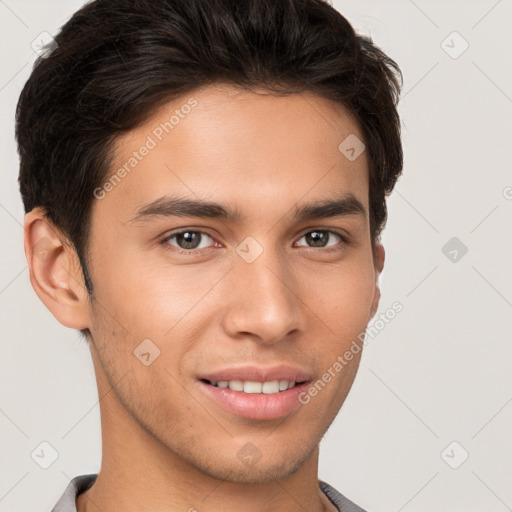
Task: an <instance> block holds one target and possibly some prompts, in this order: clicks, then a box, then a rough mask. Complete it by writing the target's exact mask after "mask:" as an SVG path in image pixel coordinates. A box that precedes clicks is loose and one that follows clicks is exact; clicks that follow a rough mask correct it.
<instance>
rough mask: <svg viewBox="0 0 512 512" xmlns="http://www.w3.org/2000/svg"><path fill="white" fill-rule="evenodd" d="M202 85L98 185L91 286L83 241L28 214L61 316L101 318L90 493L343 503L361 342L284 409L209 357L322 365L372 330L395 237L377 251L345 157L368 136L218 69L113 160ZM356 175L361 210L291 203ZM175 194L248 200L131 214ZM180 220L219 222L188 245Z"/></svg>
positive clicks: (185, 505)
mask: <svg viewBox="0 0 512 512" xmlns="http://www.w3.org/2000/svg"><path fill="white" fill-rule="evenodd" d="M191 97H193V98H194V99H195V100H197V105H196V106H195V107H194V108H193V109H191V111H190V113H188V114H187V115H185V116H183V118H180V121H179V123H178V124H176V125H175V126H174V128H173V129H172V132H170V133H169V134H165V133H164V136H163V137H162V140H161V141H158V140H157V139H156V138H155V137H153V138H154V139H155V140H156V142H158V143H157V145H156V147H154V148H153V149H151V151H150V152H149V153H148V154H147V156H145V157H144V158H143V159H142V160H141V161H140V162H138V163H137V166H136V167H135V168H134V169H133V170H132V171H131V172H130V173H129V174H128V175H126V176H125V177H124V178H123V179H122V181H121V182H120V183H118V184H116V186H115V187H113V188H112V190H110V191H109V192H108V193H106V194H105V196H104V197H103V198H102V199H95V201H94V204H93V210H92V226H91V229H92V234H91V240H90V255H91V263H90V267H89V270H90V274H91V278H92V282H93V284H94V298H93V301H92V303H89V301H88V299H87V293H86V290H85V288H84V285H83V282H84V281H83V276H82V273H81V269H80V266H79V262H78V258H77V257H76V254H75V252H74V251H73V249H72V247H70V246H69V245H66V244H65V243H62V242H63V241H64V239H63V237H62V235H61V234H60V233H59V231H58V230H57V229H55V227H53V226H51V225H50V224H49V223H48V222H47V221H45V220H44V218H43V214H42V211H41V210H40V209H35V210H33V211H32V212H30V213H29V214H27V215H26V218H25V251H26V254H27V259H28V261H29V267H30V280H31V283H32V285H33V287H34V289H35V291H36V293H37V294H38V296H39V297H40V298H41V300H42V301H43V302H44V303H45V304H46V306H47V307H48V309H49V310H50V311H51V312H52V313H53V315H54V316H55V317H56V318H57V320H59V322H61V323H62V324H63V325H66V326H68V327H70V328H73V329H84V328H86V327H87V328H89V329H90V331H91V334H92V339H91V340H90V349H91V355H92V359H93V363H94V368H95V372H96V379H97V385H98V394H99V397H101V401H100V410H101V426H102V441H103V458H102V465H101V471H100V473H99V477H98V479H97V481H96V483H95V485H94V486H93V487H92V488H91V489H89V490H88V491H87V492H86V493H83V494H82V495H80V497H79V499H78V509H79V511H80V512H82V511H85V510H87V511H96V510H101V511H102V512H112V511H114V510H123V511H124V512H130V511H140V510H152V511H153V512H159V511H164V510H165V511H166V512H169V511H175V510H176V511H178V510H179V511H186V510H190V509H191V508H192V509H196V510H197V511H198V512H203V511H204V512H206V511H218V510H223V511H226V512H229V511H235V510H237V511H239V510H244V511H246V512H252V511H266V510H269V511H270V510H280V511H292V510H297V509H299V508H301V507H303V508H302V509H304V510H308V511H320V510H335V509H334V507H333V506H332V504H330V502H329V501H328V500H327V499H326V498H325V496H324V495H323V494H322V493H321V492H320V491H319V489H318V476H317V470H318V454H319V450H318V444H319V442H320V440H321V438H322V436H323V435H324V434H325V432H326V430H327V429H328V427H329V425H330V424H331V422H332V421H333V419H334V418H335V416H336V414H337V413H338V411H339V408H340V407H341V405H342V404H343V401H344V400H345V398H346V395H347V393H348V392H349V390H350V387H351V385H352V382H353V380H354V378H355V375H356V371H357V367H358V364H359V359H360V356H361V352H359V353H358V354H356V355H355V356H354V359H352V361H351V362H350V363H349V364H347V365H346V366H344V368H343V370H341V371H340V372H339V373H337V374H336V377H335V378H333V379H332V380H331V382H330V383H329V384H328V385H326V386H325V388H324V389H322V390H321V391H320V392H319V393H318V394H317V395H316V396H315V397H314V398H312V399H311V401H310V402H309V403H308V404H307V405H303V406H299V407H298V408H296V409H294V410H293V411H292V413H290V414H288V415H287V416H285V417H282V418H279V419H277V420H264V421H262V420H251V419H247V418H242V417H240V416H237V415H235V414H233V413H230V412H228V411H226V410H224V409H223V408H221V407H220V406H218V405H217V404H216V403H214V402H212V401H211V399H209V398H208V397H207V396H206V395H205V393H204V392H203V391H202V390H201V386H200V385H199V381H198V375H200V374H201V373H205V372H209V371H212V370H218V369H221V368H226V367H231V366H240V365H244V364H254V365H259V366H271V365H275V364H282V363H285V364H289V365H291V366H299V367H301V368H304V369H306V370H307V371H309V372H310V373H311V375H312V376H313V381H316V380H317V379H319V378H321V376H322V374H323V373H324V372H325V371H326V370H327V369H328V368H329V367H331V366H332V365H333V363H334V362H335V361H336V359H337V357H338V356H340V355H342V354H344V353H345V351H346V350H347V349H349V347H350V346H351V344H352V342H353V340H354V339H357V337H358V335H359V334H360V333H361V332H363V331H364V329H365V327H366V325H367V324H368V322H369V321H370V319H371V318H372V316H373V315H374V314H375V311H376V309H377V306H378V301H379V298H380V293H379V289H378V276H379V273H380V271H381V270H382V268H383V264H384V249H383V247H382V245H381V244H380V243H376V245H375V250H374V251H372V244H371V239H370V229H369V220H368V218H369V212H368V171H367V158H366V154H365V153H363V154H362V155H361V156H360V157H359V158H357V159H356V160H354V161H349V160H348V159H347V158H346V157H345V156H344V155H343V154H342V153H341V152H340V151H339V150H338V145H339V144H340V143H341V142H342V141H343V140H344V139H345V138H346V137H347V136H348V135H350V134H355V135H356V136H357V137H358V138H359V139H361V140H363V136H362V134H361V132H360V130H359V127H358V125H357V123H355V122H354V119H353V118H352V116H350V115H349V113H348V112H347V111H346V110H345V109H344V108H342V107H341V106H339V105H337V104H334V103H332V102H330V101H328V100H326V99H323V98H320V97H319V96H316V95H314V94H312V93H301V94H294V95H291V96H285V97H277V96H272V95H269V94H266V93H264V92H263V91H259V92H258V93H255V92H247V91H242V90H239V89H235V88H233V87H231V86H226V85H216V86H208V87H205V88H201V89H198V90H196V91H194V92H193V93H190V94H188V95H186V96H184V97H183V98H180V99H178V100H176V99H175V100H174V101H172V102H169V103H167V104H165V105H164V106H162V107H161V108H160V109H158V111H156V113H154V114H153V115H152V117H151V118H150V119H148V120H147V121H146V122H145V123H144V124H143V125H141V126H139V127H138V128H137V129H135V130H133V131H131V132H129V133H127V134H126V135H124V136H123V137H121V138H120V139H118V141H117V144H116V151H115V165H114V166H113V167H112V171H113V172H114V171H115V170H116V169H118V168H119V167H120V166H122V165H123V164H124V163H125V162H126V161H127V160H128V159H129V158H130V157H131V156H132V154H133V151H137V150H138V149H139V148H140V147H141V146H142V145H143V144H144V143H145V141H146V140H147V137H148V135H151V133H152V132H153V130H154V129H155V127H157V126H158V125H159V123H161V122H163V121H165V120H168V119H169V117H170V116H171V115H172V113H173V112H174V111H175V110H176V109H177V108H178V109H179V108H180V106H181V105H183V104H185V103H186V102H187V100H188V99H189V98H191ZM347 193H351V194H353V195H354V196H355V197H356V198H357V199H359V201H360V202H361V203H362V204H363V205H364V208H365V211H366V216H362V215H358V214H351V215H346V216H343V217H335V218H329V219H320V220H313V221H306V222H297V220H296V219H295V218H294V217H293V215H292V212H293V208H294V207H295V206H296V204H298V205H302V204H304V203H309V202H311V201H315V200H323V199H331V198H333V197H339V196H342V195H344V194H347ZM167 194H179V195H181V196H182V197H187V198H191V199H199V198H201V199H205V200H209V201H215V202H218V203H222V204H224V205H230V206H232V207H236V208H237V209H238V211H239V212H241V213H242V214H243V215H245V217H246V218H245V220H243V221H241V222H239V223H230V222H227V221H225V220H220V219H208V218H206V219H203V218H190V217H163V216H162V217H154V218H152V219H151V220H147V219H146V221H145V222H130V220H131V219H133V218H134V217H135V215H136V212H137V210H138V209H139V208H141V207H142V206H143V205H144V204H147V203H149V202H151V201H154V200H155V199H158V198H160V197H162V196H163V195H167ZM182 228H189V230H192V228H194V230H195V231H201V232H202V233H206V235H202V240H201V242H200V248H196V249H193V250H192V251H191V250H190V249H185V250H188V251H189V254H179V253H178V252H177V251H178V250H179V248H180V239H179V237H177V238H176V237H175V238H171V239H168V240H167V241H165V240H164V238H165V237H166V236H167V237H168V236H170V235H171V234H173V233H174V232H176V231H177V230H180V229H182ZM315 230H333V231H334V233H332V234H330V235H328V236H329V240H328V241H326V242H325V244H326V245H327V246H328V247H321V246H320V247H319V246H314V245H312V244H311V242H308V237H306V236H305V235H306V234H308V233H311V231H315ZM336 232H339V233H342V234H343V235H345V236H347V237H348V238H349V243H348V244H346V243H344V242H343V241H342V240H341V239H340V238H339V237H337V236H336ZM249 236H250V237H253V238H254V239H255V240H256V241H257V242H258V243H259V244H260V246H261V247H262V248H263V252H262V253H261V254H260V256H259V257H258V258H257V259H256V260H255V261H254V262H252V263H247V262H246V261H245V260H244V259H243V258H242V257H240V256H239V254H237V252H236V248H237V246H238V245H239V244H240V243H241V242H242V241H243V240H244V239H245V238H246V237H249ZM326 238H327V235H326ZM48 241H50V242H51V243H49V242H48ZM42 245H44V247H45V248H46V252H45V253H44V257H40V254H38V251H39V253H40V249H39V248H40V247H41V246H42ZM183 247H186V246H185V245H184V242H183V240H181V248H183ZM333 248H334V250H331V251H328V249H333ZM194 251H195V252H194ZM145 339H150V340H151V341H152V343H154V345H156V346H157V347H158V349H159V350H160V355H159V357H157V358H156V359H155V360H154V361H153V362H152V363H151V364H150V365H149V366H145V365H144V364H142V363H141V361H140V360H139V359H138V358H137V357H136V356H135V355H134V353H133V352H134V350H135V349H136V348H137V347H138V346H139V345H140V343H141V342H142V340H145ZM247 443H252V444H253V445H254V446H256V447H257V450H259V453H260V454H261V457H260V458H259V460H258V461H257V462H256V463H254V464H250V465H247V464H244V463H242V462H241V460H240V458H239V457H238V456H237V453H238V452H239V450H240V449H241V448H242V447H244V446H245V445H246V444H247Z"/></svg>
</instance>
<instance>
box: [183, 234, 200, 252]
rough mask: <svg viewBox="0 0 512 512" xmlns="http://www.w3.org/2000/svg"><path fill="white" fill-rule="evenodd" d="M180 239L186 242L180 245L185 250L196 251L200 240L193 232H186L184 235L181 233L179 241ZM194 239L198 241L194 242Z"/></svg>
mask: <svg viewBox="0 0 512 512" xmlns="http://www.w3.org/2000/svg"><path fill="white" fill-rule="evenodd" d="M180 237H181V238H182V239H183V240H184V244H180V245H184V247H182V248H183V249H195V248H196V247H197V245H198V243H197V242H198V240H199V236H198V233H194V232H193V231H185V232H183V233H179V235H178V239H179V238H180ZM194 238H195V239H196V240H195V242H194V240H193V239H194Z"/></svg>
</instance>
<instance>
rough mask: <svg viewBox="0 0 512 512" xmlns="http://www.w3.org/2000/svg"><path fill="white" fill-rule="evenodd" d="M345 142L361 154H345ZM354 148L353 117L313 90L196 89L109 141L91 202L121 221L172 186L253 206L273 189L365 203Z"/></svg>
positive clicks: (358, 136)
mask: <svg viewBox="0 0 512 512" xmlns="http://www.w3.org/2000/svg"><path fill="white" fill-rule="evenodd" d="M358 144H359V146H358ZM347 145H348V146H354V148H352V147H349V148H348V149H349V150H351V149H355V151H357V152H360V151H362V152H361V154H360V155H359V156H357V154H356V157H357V158H351V156H353V153H354V152H353V151H352V153H348V155H347V153H346V150H347ZM361 148H364V143H363V135H362V133H361V131H360V127H359V125H358V123H357V121H356V120H355V117H354V116H353V115H352V114H351V113H350V112H349V111H348V110H347V109H346V108H345V107H343V106H342V105H340V104H337V103H334V102H332V101H330V100H327V99H325V98H322V97H320V96H318V95H315V94H313V93H310V92H306V93H300V94H291V95H287V96H277V95H272V94H270V93H268V91H264V90H255V91H245V90H242V89H240V88H235V87H233V86H229V85H226V84H217V85H214V86H208V87H203V88H200V89H196V90H195V91H193V92H191V93H189V94H185V95H183V96H182V97H180V98H178V99H175V100H173V101H170V102H168V103H166V104H164V105H163V106H161V107H160V108H159V109H158V110H157V111H156V112H155V113H154V114H153V115H152V116H151V117H150V118H149V119H147V120H146V121H145V122H144V123H143V124H141V125H140V126H138V127H137V128H136V129H134V130H132V131H131V132H129V133H127V134H125V135H123V136H122V137H120V138H119V139H118V140H117V142H116V144H115V157H114V160H113V165H112V167H111V169H110V174H109V177H107V178H106V179H105V182H104V184H106V185H108V184H109V183H110V184H111V185H110V186H107V188H108V192H107V193H106V194H105V197H104V199H103V200H102V201H100V202H99V203H101V205H94V208H99V209H105V208H107V207H108V206H110V207H111V208H115V210H116V211H117V212H119V214H120V215H121V214H122V218H123V219H124V220H127V219H128V218H131V217H133V215H134V214H135V213H136V212H137V211H139V210H140V207H141V206H142V205H143V204H145V203H148V202H150V201H154V200H155V199H157V198H159V197H162V196H164V195H166V194H170V193H178V194H180V195H181V196H188V197H191V198H195V199H198V198H202V199H208V200H212V199H214V200H215V201H221V202H225V203H231V204H236V206H237V208H238V209H239V210H243V209H244V207H245V208H251V207H254V208H259V210H260V214H261V213H262V208H263V209H264V210H267V209H268V208H267V207H270V206H276V205H275V198H276V197H277V196H279V198H280V200H282V201H283V203H286V202H292V203H294V202H295V203H296V202H299V201H300V199H301V198H305V199H309V200H315V199H322V198H324V197H327V196H333V195H339V194H340V193H346V192H348V193H351V194H352V195H354V196H355V197H357V198H359V200H360V201H361V202H362V203H363V204H364V205H365V208H367V205H368V202H367V195H368V176H367V157H366V152H365V151H363V150H362V149H361ZM109 178H110V179H109ZM241 200H243V201H242V202H243V204H241V203H240V201H241ZM97 203H98V202H97ZM272 203H274V204H272ZM269 211H270V210H269ZM275 211H276V212H277V209H276V210H275Z"/></svg>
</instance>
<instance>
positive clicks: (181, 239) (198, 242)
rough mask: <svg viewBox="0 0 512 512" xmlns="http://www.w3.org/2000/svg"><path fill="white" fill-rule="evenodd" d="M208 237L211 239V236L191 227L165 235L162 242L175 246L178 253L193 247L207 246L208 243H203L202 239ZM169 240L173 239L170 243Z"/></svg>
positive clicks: (205, 239)
mask: <svg viewBox="0 0 512 512" xmlns="http://www.w3.org/2000/svg"><path fill="white" fill-rule="evenodd" d="M208 239H210V240H213V238H212V237H211V236H210V235H208V234H207V233H205V232H203V231H194V230H191V229H186V230H183V231H180V232H178V233H173V234H172V235H169V236H167V237H166V238H164V239H163V240H162V244H164V245H167V246H168V245H172V246H173V247H176V250H177V251H178V252H180V253H186V252H192V251H193V250H194V249H198V250H199V249H205V248H207V247H209V245H208V244H205V243H203V242H204V241H208ZM171 241H175V242H176V245H175V244H174V243H171Z"/></svg>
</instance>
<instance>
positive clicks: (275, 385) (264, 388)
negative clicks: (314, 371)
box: [206, 380, 300, 395]
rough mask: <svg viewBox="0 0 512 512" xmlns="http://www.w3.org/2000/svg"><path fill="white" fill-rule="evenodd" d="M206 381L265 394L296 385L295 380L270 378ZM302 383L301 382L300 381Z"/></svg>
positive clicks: (234, 389) (211, 383) (237, 389)
mask: <svg viewBox="0 0 512 512" xmlns="http://www.w3.org/2000/svg"><path fill="white" fill-rule="evenodd" d="M206 382H207V383H208V384H210V385H212V386H215V387H217V388H224V389H231V390H232V391H240V392H242V393H249V394H252V393H261V394H264V395H273V394H276V393H280V392H282V391H286V390H288V389H291V388H293V387H295V385H296V383H295V381H294V380H270V381H267V382H257V381H252V380H246V381H242V380H219V381H217V382H211V381H209V380H206ZM299 384H300V383H299Z"/></svg>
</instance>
